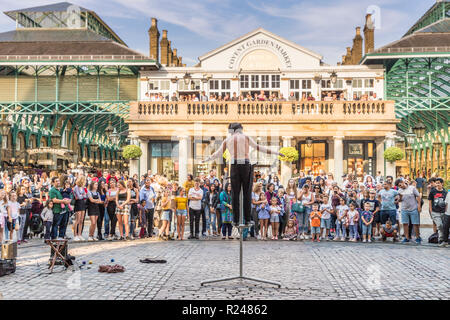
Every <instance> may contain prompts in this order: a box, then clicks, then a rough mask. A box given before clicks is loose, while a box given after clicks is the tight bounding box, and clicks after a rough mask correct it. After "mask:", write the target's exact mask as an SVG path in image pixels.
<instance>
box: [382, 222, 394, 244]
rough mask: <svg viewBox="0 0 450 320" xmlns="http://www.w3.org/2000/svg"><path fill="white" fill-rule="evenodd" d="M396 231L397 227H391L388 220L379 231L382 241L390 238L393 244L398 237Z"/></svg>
mask: <svg viewBox="0 0 450 320" xmlns="http://www.w3.org/2000/svg"><path fill="white" fill-rule="evenodd" d="M397 230H398V229H397V225H396V224H395V225H392V222H391V220H389V219H388V220H387V221H386V224H383V225H382V226H381V229H380V233H381V237H382V239H383V241H386V239H387V238H392V242H395V241H396V240H397V236H398V231H397Z"/></svg>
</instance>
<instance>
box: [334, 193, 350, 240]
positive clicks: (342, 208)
mask: <svg viewBox="0 0 450 320" xmlns="http://www.w3.org/2000/svg"><path fill="white" fill-rule="evenodd" d="M348 210H349V208H348V206H347V205H346V204H345V199H344V198H340V199H339V205H338V206H337V207H336V237H335V238H334V240H335V241H338V240H339V238H340V239H341V241H345V239H346V237H347V212H348Z"/></svg>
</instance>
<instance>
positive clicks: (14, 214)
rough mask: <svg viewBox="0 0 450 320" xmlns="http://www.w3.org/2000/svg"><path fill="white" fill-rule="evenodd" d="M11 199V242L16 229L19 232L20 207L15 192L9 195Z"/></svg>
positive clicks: (9, 226) (9, 223)
mask: <svg viewBox="0 0 450 320" xmlns="http://www.w3.org/2000/svg"><path fill="white" fill-rule="evenodd" d="M9 199H10V200H9V203H8V206H9V216H10V218H11V219H10V220H9V221H8V229H9V239H10V241H12V240H13V233H14V230H16V229H17V230H18V223H19V209H20V205H19V203H18V202H17V193H16V192H15V191H11V193H10V194H9ZM16 227H17V228H16ZM16 241H17V240H16Z"/></svg>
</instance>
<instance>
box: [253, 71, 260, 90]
mask: <svg viewBox="0 0 450 320" xmlns="http://www.w3.org/2000/svg"><path fill="white" fill-rule="evenodd" d="M258 88H259V75H257V74H252V89H258Z"/></svg>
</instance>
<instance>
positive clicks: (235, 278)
mask: <svg viewBox="0 0 450 320" xmlns="http://www.w3.org/2000/svg"><path fill="white" fill-rule="evenodd" d="M233 280H250V281H255V282H261V283H268V284H272V285H274V286H278V288H281V283H279V282H275V281H269V280H263V279H257V278H251V277H244V276H242V277H240V276H239V277H230V278H222V279H215V280H207V281H202V282H201V283H200V285H201V286H204V285H205V284H208V283H217V282H224V281H233Z"/></svg>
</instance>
